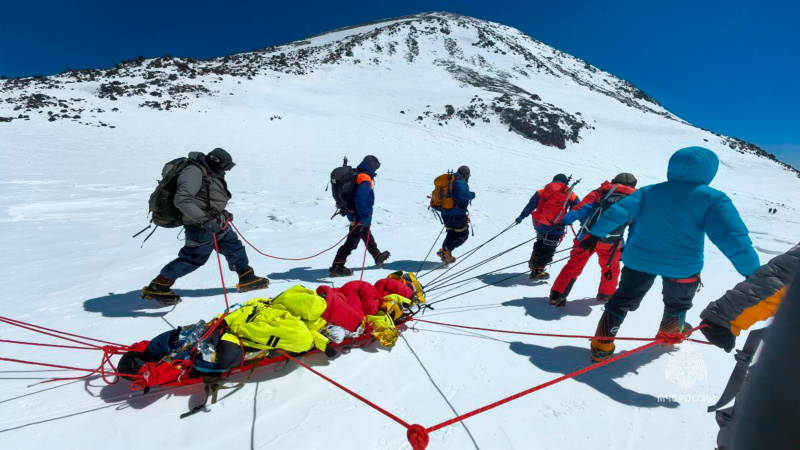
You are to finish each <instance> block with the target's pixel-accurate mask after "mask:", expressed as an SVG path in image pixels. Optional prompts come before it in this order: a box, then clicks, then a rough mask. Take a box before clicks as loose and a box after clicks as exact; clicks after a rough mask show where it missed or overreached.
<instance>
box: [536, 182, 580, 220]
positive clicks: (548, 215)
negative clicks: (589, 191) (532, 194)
mask: <svg viewBox="0 0 800 450" xmlns="http://www.w3.org/2000/svg"><path fill="white" fill-rule="evenodd" d="M568 192H569V200H570V201H573V200H575V199H576V198H577V197H578V196H577V195H575V193H574V192H570V191H569V187H568V186H567V185H566V184H564V183H561V182H558V181H554V182H552V183H549V184H547V185H546V186H545V187H544V188H542V189H539V204H538V205H536V211H534V212H533V224H534V225H536V224H537V223H538V224H542V225H547V226H551V225H553V222H554V221H555V220H556V219H560V218H563V217H564V214H566V213H567V211H566V210H567V193H568Z"/></svg>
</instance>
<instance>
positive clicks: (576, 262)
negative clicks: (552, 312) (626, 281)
mask: <svg viewBox="0 0 800 450" xmlns="http://www.w3.org/2000/svg"><path fill="white" fill-rule="evenodd" d="M579 244H580V242H579V241H578V240H577V239H576V240H575V241H574V245H573V247H572V251H571V252H570V253H569V261H567V265H566V266H564V268H563V269H561V273H559V274H558V278H556V281H555V282H554V283H553V289H552V290H553V291H555V292H558V293H560V294H562V295H563V296H564V297H566V296H568V295H569V291H571V290H572V285H573V284H575V280H577V279H578V277H579V276H580V275H581V272H583V268H584V267H586V263H587V262H589V258H591V257H592V255H593V254H595V253H597V259H598V262H599V263H600V270H601V272H602V276H601V277H600V289H599V290H598V292H599V293H600V294H606V295H611V294H613V293H614V291H616V290H617V282H618V281H619V260H620V259H621V258H622V252H621V251H620V249H618V248H617V249H616V251H615V247H616V246H617V245H619V244H604V243H602V242H600V243H598V244H597V247H595V249H594V251H593V252H587V251H585V250H584V249H582V248H581V247H580V245H579ZM612 254H613V259H612V260H611V264H610V265H609V264H608V261H609V259H610V258H612Z"/></svg>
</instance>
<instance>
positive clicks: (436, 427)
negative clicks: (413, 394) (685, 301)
mask: <svg viewBox="0 0 800 450" xmlns="http://www.w3.org/2000/svg"><path fill="white" fill-rule="evenodd" d="M660 344H661V342H650V343H648V344H644V345H642V346H641V347H636V348H635V349H633V350H630V351H627V352H625V353H620V354H618V355H616V356H612V357H610V358H608V359H605V360H603V361H601V362H598V363H595V364H592V365H590V366H586V367H584V368H583V369H580V370H576V371H575V372H572V373H568V374H566V375H563V376H560V377H558V378H555V379H553V380H550V381H548V382H546V383H542V384H540V385H537V386H534V387H532V388H530V389H526V390H524V391H522V392H520V393H518V394H514V395H511V396H509V397H506V398H504V399H502V400H498V401H496V402H494V403H490V404H488V405H486V406H483V407H481V408H478V409H475V410H473V411H470V412H468V413H466V414H462V415H460V416H457V417H453V418H452V419H450V420H446V421H444V422H442V423H439V424H437V425H434V426H432V427H428V428H427V429H426V431H427V432H428V433H432V432H434V431H436V430H439V429H442V428H444V427H447V426H450V425H453V424H455V423H458V422H461V421H463V420H466V419H469V418H470V417H473V416H476V415H478V414H480V413H482V412H486V411H489V410H490V409H494V408H497V407H498V406H500V405H504V404H506V403H508V402H510V401H512V400H516V399H518V398H520V397H524V396H526V395H528V394H532V393H534V392H536V391H539V390H542V389H544V388H546V387H550V386H552V385H554V384H556V383H560V382H562V381H564V380H568V379H570V378H574V377H576V376H578V375H582V374H584V373H586V372H590V371H592V370H595V369H599V368H600V367H603V366H605V365H608V364H611V363H612V362H615V361H619V360H620V359H622V358H627V357H628V356H631V355H633V354H635V353H638V352H641V351H642V350H645V349H647V348H650V347H653V346H656V345H660Z"/></svg>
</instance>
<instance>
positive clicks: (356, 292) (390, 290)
mask: <svg viewBox="0 0 800 450" xmlns="http://www.w3.org/2000/svg"><path fill="white" fill-rule="evenodd" d="M390 294H398V295H401V296H403V297H406V298H411V296H412V295H413V291H412V290H411V288H409V287H408V286H406V285H405V283H403V282H402V281H400V280H393V279H389V278H385V279H382V280H379V281H378V282H377V283H375V286H373V285H372V284H370V283H367V282H366V281H350V282H348V283H345V285H344V286H342V287H340V288H333V287H330V286H320V287H318V288H317V295H319V296H321V297H324V298H325V301H326V302H327V303H328V307H327V308H326V309H325V312H324V313H322V318H323V319H325V320H326V321H328V322H329V323H332V324H333V325H338V326H340V327H342V328H344V329H346V330H348V331H351V332H352V331H355V330H356V328H358V326H359V325H360V324H361V323H362V322H363V321H364V319H365V316H367V315H370V316H371V315H375V314H377V312H378V310H379V309H380V305H381V303H380V300H381V299H382V298H383V297H385V296H387V295H390Z"/></svg>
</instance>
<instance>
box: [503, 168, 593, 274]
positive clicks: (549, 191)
mask: <svg viewBox="0 0 800 450" xmlns="http://www.w3.org/2000/svg"><path fill="white" fill-rule="evenodd" d="M569 180H570V178H569V177H567V176H566V175H564V174H563V173H560V174H558V175H556V176H555V177H553V181H552V182H550V183H548V184H547V185H545V187H543V188H542V189H539V190H538V191H536V192H535V193H534V194H533V196H532V197H531V199H530V201H528V204H527V205H525V209H523V210H522V212H521V213H520V214H519V217H517V218H516V220H515V222H516V223H517V225H519V224H520V223H522V221H523V220H524V219H525V218H526V217H528V216H532V217H533V228H534V230H535V231H536V242H535V243H534V244H533V252H531V259H530V262H529V263H528V267H530V269H531V275H530V277H531V278H532V279H535V280H546V279H548V278H550V274H548V273H547V272H546V271H545V269H546V268H547V266H548V265H550V263H551V262H552V261H553V255H554V254H555V252H556V248H558V245H559V244H560V243H561V241H562V240H563V239H564V227H563V226H562V225H560V224H559V222H560V220H561V219H562V218H563V217H564V214H566V213H567V211H569V210H571V209H572V208H574V207H575V206H577V205H578V203H580V201H581V199H580V198H578V196H577V195H576V194H575V193H574V192H572V188H570V186H569Z"/></svg>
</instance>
